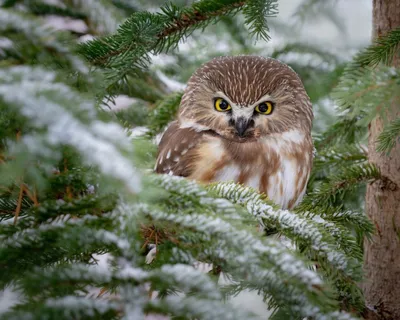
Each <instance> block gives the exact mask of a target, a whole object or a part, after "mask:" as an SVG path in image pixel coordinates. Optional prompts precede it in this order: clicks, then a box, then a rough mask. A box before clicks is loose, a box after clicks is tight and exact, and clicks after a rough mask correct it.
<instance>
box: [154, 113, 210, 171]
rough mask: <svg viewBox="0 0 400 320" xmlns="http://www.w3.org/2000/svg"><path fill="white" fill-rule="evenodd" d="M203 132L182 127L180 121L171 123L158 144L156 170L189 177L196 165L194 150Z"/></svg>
mask: <svg viewBox="0 0 400 320" xmlns="http://www.w3.org/2000/svg"><path fill="white" fill-rule="evenodd" d="M202 137H203V134H202V133H201V132H197V131H195V130H194V129H191V128H180V127H179V123H178V121H174V122H172V123H171V124H170V126H169V127H168V129H167V130H166V131H165V133H164V135H163V136H162V138H161V141H160V144H159V146H158V155H157V163H156V166H155V172H157V173H167V174H170V175H174V176H182V177H187V176H189V175H190V174H191V172H192V171H193V167H194V158H195V157H196V153H195V152H194V150H195V149H196V146H198V144H199V143H200V142H201V140H202Z"/></svg>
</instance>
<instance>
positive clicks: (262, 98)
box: [179, 56, 313, 142]
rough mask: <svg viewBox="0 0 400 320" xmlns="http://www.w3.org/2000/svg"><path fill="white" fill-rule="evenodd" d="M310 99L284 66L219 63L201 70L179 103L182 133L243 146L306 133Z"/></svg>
mask: <svg viewBox="0 0 400 320" xmlns="http://www.w3.org/2000/svg"><path fill="white" fill-rule="evenodd" d="M312 118H313V113H312V106H311V102H310V99H309V97H308V95H307V93H306V92H305V90H304V87H303V84H302V83H301V80H300V78H299V77H298V76H297V74H296V73H295V72H294V71H293V70H292V69H291V68H289V67H288V66H287V65H285V64H283V63H281V62H279V61H277V60H275V59H269V58H263V57H258V56H236V57H221V58H216V59H213V60H211V61H210V62H208V63H206V64H204V65H203V66H202V67H200V68H199V69H198V70H197V71H196V72H195V73H194V74H193V75H192V77H191V78H190V79H189V82H188V85H187V88H186V90H185V93H184V95H183V97H182V101H181V105H180V110H179V122H180V125H181V127H192V128H194V129H196V130H209V131H211V132H213V133H215V134H218V135H220V136H221V137H223V138H226V139H229V140H233V141H239V142H246V141H254V139H258V138H260V137H264V136H267V135H269V134H272V133H283V132H286V131H290V130H296V129H297V130H301V131H303V132H307V133H308V132H309V131H310V130H311V123H312Z"/></svg>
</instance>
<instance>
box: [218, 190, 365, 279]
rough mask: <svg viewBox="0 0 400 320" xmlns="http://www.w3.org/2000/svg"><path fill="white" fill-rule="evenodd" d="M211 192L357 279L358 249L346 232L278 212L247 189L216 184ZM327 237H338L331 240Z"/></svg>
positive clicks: (261, 197) (318, 222) (291, 214)
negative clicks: (238, 205) (240, 206)
mask: <svg viewBox="0 0 400 320" xmlns="http://www.w3.org/2000/svg"><path fill="white" fill-rule="evenodd" d="M211 190H213V191H216V192H217V194H218V195H219V196H222V197H224V198H227V199H229V200H230V201H232V202H234V203H239V204H241V205H242V206H244V207H246V208H247V210H248V211H249V213H251V214H253V215H254V216H256V217H257V219H258V221H259V222H260V223H261V225H262V226H263V227H265V228H270V227H272V228H276V229H277V230H278V232H281V233H282V234H284V235H285V236H287V237H288V238H289V239H291V240H293V241H294V242H296V243H300V244H301V245H306V246H307V248H309V249H310V250H311V251H312V252H314V253H315V254H316V255H317V256H320V258H321V261H323V259H328V260H329V262H330V264H331V265H332V266H333V267H335V268H337V269H338V270H340V271H342V272H343V273H344V274H346V275H347V276H350V277H355V278H357V277H358V276H359V272H360V270H359V269H360V265H357V262H356V261H355V260H354V258H360V256H361V252H360V248H358V247H357V246H356V243H355V239H352V238H351V237H349V236H347V230H343V229H341V228H340V227H338V228H336V230H333V229H332V227H333V226H332V225H329V223H328V224H324V223H325V222H324V221H323V220H322V219H321V218H320V220H315V221H313V220H311V219H308V218H306V217H302V216H300V215H298V214H294V213H292V212H290V211H288V210H281V209H278V208H276V207H275V206H273V205H271V204H270V203H269V202H267V201H266V200H265V199H264V197H263V196H262V195H260V194H258V193H257V192H255V191H254V190H253V189H251V188H249V187H242V186H238V185H236V184H234V183H219V184H216V185H215V186H213V187H211ZM321 223H322V227H321V225H320V224H321ZM331 234H332V235H336V236H338V238H337V239H336V240H335V239H334V236H332V235H331ZM342 248H343V249H342ZM342 250H343V251H342ZM348 254H349V256H347V255H348ZM350 255H352V256H353V257H351V256H350Z"/></svg>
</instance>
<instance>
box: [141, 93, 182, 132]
mask: <svg viewBox="0 0 400 320" xmlns="http://www.w3.org/2000/svg"><path fill="white" fill-rule="evenodd" d="M182 95H183V92H175V93H172V94H170V95H168V96H166V97H165V98H164V99H162V100H159V101H157V103H156V104H155V106H154V107H153V110H152V111H151V112H150V114H149V116H148V119H147V123H148V127H149V133H148V134H149V136H150V137H154V136H155V135H156V134H158V133H160V132H161V131H162V130H163V129H164V128H165V127H166V126H167V125H168V123H169V122H171V121H172V120H173V118H174V117H175V116H176V113H177V111H178V108H179V105H180V102H181V99H182Z"/></svg>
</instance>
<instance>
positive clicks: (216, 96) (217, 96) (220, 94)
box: [214, 91, 234, 106]
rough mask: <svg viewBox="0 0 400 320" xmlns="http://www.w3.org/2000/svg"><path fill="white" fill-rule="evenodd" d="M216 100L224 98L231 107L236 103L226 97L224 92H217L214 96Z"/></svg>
mask: <svg viewBox="0 0 400 320" xmlns="http://www.w3.org/2000/svg"><path fill="white" fill-rule="evenodd" d="M214 98H223V99H225V100H226V101H228V102H229V104H230V105H231V106H233V105H234V103H233V102H232V101H231V99H230V98H228V97H227V96H226V94H225V93H223V92H222V91H217V92H216V93H215V94H214Z"/></svg>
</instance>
